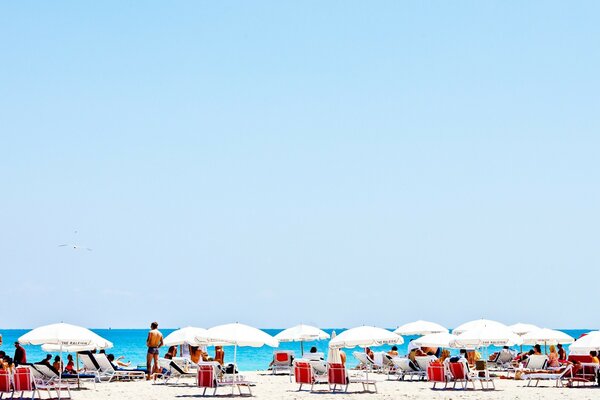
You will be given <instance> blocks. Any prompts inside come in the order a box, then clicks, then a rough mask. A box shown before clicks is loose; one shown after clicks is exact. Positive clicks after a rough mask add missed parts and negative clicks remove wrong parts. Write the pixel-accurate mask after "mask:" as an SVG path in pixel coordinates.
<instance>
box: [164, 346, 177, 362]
mask: <svg viewBox="0 0 600 400" xmlns="http://www.w3.org/2000/svg"><path fill="white" fill-rule="evenodd" d="M173 357H177V346H171V347H169V350H167V354H165V358H166V359H167V360H172V359H173Z"/></svg>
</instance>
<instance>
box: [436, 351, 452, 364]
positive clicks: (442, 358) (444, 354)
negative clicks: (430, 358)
mask: <svg viewBox="0 0 600 400" xmlns="http://www.w3.org/2000/svg"><path fill="white" fill-rule="evenodd" d="M447 358H450V350H447V349H444V350H442V354H441V355H440V360H439V361H440V362H444V361H446V359H447Z"/></svg>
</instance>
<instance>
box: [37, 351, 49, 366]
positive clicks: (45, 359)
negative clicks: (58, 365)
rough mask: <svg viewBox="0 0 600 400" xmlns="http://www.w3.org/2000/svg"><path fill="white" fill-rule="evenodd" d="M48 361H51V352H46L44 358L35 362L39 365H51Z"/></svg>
mask: <svg viewBox="0 0 600 400" xmlns="http://www.w3.org/2000/svg"><path fill="white" fill-rule="evenodd" d="M50 361H52V354H46V358H44V359H43V360H42V361H40V362H38V363H36V364H41V365H45V366H47V367H51V366H52V364H50Z"/></svg>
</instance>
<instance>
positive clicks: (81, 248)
mask: <svg viewBox="0 0 600 400" xmlns="http://www.w3.org/2000/svg"><path fill="white" fill-rule="evenodd" d="M58 247H72V248H73V249H75V250H84V249H85V250H87V251H92V249H90V248H89V247H83V246H79V245H77V244H59V245H58Z"/></svg>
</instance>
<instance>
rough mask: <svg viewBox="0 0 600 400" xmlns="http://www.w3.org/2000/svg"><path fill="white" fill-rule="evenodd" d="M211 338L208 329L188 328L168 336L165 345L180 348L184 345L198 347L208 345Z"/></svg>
mask: <svg viewBox="0 0 600 400" xmlns="http://www.w3.org/2000/svg"><path fill="white" fill-rule="evenodd" d="M209 338H210V334H209V333H208V330H207V329H204V328H196V327H193V326H187V327H185V328H181V329H177V330H176V331H173V332H171V333H170V334H168V335H167V337H166V338H165V339H164V340H163V344H164V345H165V346H180V345H184V344H188V345H191V346H198V345H202V344H207V343H208V342H209V341H210V340H209Z"/></svg>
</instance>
